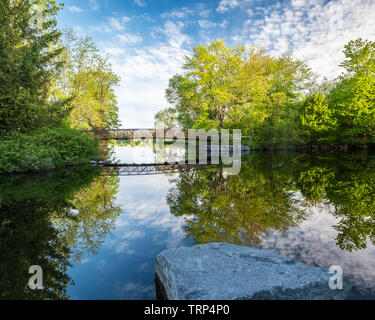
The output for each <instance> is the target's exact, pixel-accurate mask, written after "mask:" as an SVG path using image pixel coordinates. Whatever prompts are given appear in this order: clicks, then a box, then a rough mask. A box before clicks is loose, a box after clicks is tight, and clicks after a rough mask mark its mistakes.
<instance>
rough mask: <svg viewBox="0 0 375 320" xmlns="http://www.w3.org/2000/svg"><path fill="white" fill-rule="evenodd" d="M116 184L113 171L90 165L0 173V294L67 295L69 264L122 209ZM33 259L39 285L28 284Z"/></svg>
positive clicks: (96, 240)
mask: <svg viewBox="0 0 375 320" xmlns="http://www.w3.org/2000/svg"><path fill="white" fill-rule="evenodd" d="M117 188H118V178H117V177H106V176H100V169H99V168H97V167H91V166H82V167H76V168H71V169H69V170H55V171H53V172H49V173H48V174H43V175H37V174H35V175H23V174H19V175H7V176H3V177H2V179H1V180H0V238H1V242H0V288H1V292H0V299H68V298H69V297H68V295H67V292H66V291H67V290H66V289H67V286H68V285H72V284H74V283H73V281H72V279H71V278H70V277H69V275H68V272H67V271H68V267H69V266H71V265H73V264H75V263H79V260H80V258H82V257H83V255H84V254H90V253H93V252H95V249H96V248H98V247H99V246H100V244H101V243H102V241H103V238H104V237H105V236H106V235H107V234H108V232H110V230H111V228H113V226H114V221H115V219H116V217H117V216H118V215H119V213H120V212H121V209H120V208H119V206H118V205H116V204H115V203H114V198H115V194H116V193H117ZM77 247H79V248H80V249H79V250H78V248H77ZM15 248H16V249H15ZM35 264H36V265H40V266H41V267H42V269H43V287H44V288H43V289H42V290H30V289H29V288H28V287H27V283H28V281H29V278H30V274H29V273H28V270H29V267H30V266H31V265H35Z"/></svg>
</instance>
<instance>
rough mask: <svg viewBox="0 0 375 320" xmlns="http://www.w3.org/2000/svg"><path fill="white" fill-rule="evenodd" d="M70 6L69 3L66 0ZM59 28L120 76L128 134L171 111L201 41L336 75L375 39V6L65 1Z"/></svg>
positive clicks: (258, 0)
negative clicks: (175, 83) (356, 47)
mask: <svg viewBox="0 0 375 320" xmlns="http://www.w3.org/2000/svg"><path fill="white" fill-rule="evenodd" d="M62 1H63V0H62ZM64 2H65V8H64V10H63V11H62V12H60V14H59V18H58V19H59V26H60V27H61V28H63V27H72V28H74V29H75V31H76V32H77V33H78V34H80V35H89V36H91V37H93V39H94V40H95V42H96V43H97V45H98V47H99V49H100V51H101V52H102V53H103V54H107V55H109V56H110V59H111V63H112V64H113V70H114V72H116V73H117V74H118V75H119V76H120V77H121V84H120V86H119V87H117V88H116V95H117V97H118V102H119V108H120V119H121V121H122V127H124V128H131V127H132V128H148V127H153V123H154V119H153V117H154V115H155V113H156V112H157V111H159V110H161V109H163V108H165V107H167V106H168V104H167V102H166V100H165V98H164V90H165V89H166V87H167V86H168V79H169V78H170V77H172V76H173V75H174V74H175V73H179V72H180V71H181V66H182V64H183V61H184V56H185V55H189V54H190V52H191V47H192V46H196V45H197V44H198V43H208V42H209V41H212V40H215V39H218V38H220V39H224V40H225V41H226V43H227V44H228V45H230V46H235V45H236V44H243V45H257V46H262V47H267V48H268V51H269V53H270V54H272V55H274V56H278V55H280V54H282V53H285V52H286V51H289V50H292V51H293V53H294V55H295V57H297V58H299V59H302V60H304V61H306V62H307V63H309V65H310V66H311V67H312V69H313V71H314V72H316V73H317V74H318V75H319V76H321V77H323V76H326V77H328V78H334V77H336V76H337V75H338V74H339V73H340V72H341V70H340V68H339V67H338V64H339V63H340V61H342V59H343V54H342V50H343V48H344V45H345V44H346V43H347V42H348V41H350V40H352V39H356V38H358V37H362V38H366V39H369V40H372V41H375V0H331V1H327V0H284V1H277V0H276V1H273V0H266V1H262V0H209V1H199V0H184V1H183V0H175V1H167V0H122V1H120V0H87V1H82V0H65V1H64Z"/></svg>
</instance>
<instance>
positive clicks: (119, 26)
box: [109, 17, 130, 31]
mask: <svg viewBox="0 0 375 320" xmlns="http://www.w3.org/2000/svg"><path fill="white" fill-rule="evenodd" d="M129 20H130V18H129V17H121V18H115V17H111V18H109V25H110V26H111V28H112V29H113V30H115V31H122V30H125V27H124V24H125V23H126V22H128V21H129Z"/></svg>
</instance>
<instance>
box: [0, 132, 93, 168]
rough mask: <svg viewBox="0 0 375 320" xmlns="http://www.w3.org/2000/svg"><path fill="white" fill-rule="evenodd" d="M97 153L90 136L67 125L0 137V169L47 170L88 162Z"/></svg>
mask: <svg viewBox="0 0 375 320" xmlns="http://www.w3.org/2000/svg"><path fill="white" fill-rule="evenodd" d="M98 155H99V146H98V142H97V141H96V140H95V139H94V138H92V137H91V136H89V135H87V134H85V133H82V132H80V131H78V130H75V129H71V128H68V127H59V128H43V129H41V130H38V131H35V132H33V133H31V134H21V133H12V134H10V135H9V136H7V137H4V138H2V139H0V173H14V172H28V171H47V170H52V169H56V168H60V167H64V166H71V165H78V164H85V163H89V162H90V159H92V158H95V157H98Z"/></svg>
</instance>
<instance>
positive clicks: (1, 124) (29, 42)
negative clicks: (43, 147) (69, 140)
mask: <svg viewBox="0 0 375 320" xmlns="http://www.w3.org/2000/svg"><path fill="white" fill-rule="evenodd" d="M33 3H34V1H31V0H16V1H11V0H2V1H1V2H0V133H1V134H2V135H3V134H7V133H9V131H15V130H16V131H22V132H28V131H30V130H34V129H37V128H40V127H42V126H53V125H57V124H59V123H61V122H62V121H63V119H64V117H66V115H67V112H68V110H67V108H66V107H65V104H66V101H64V100H60V99H59V100H54V101H51V100H50V99H49V95H48V92H49V86H50V82H51V79H52V78H53V77H54V76H55V74H56V70H58V69H59V67H60V66H61V64H60V63H59V62H58V61H57V59H56V57H58V56H59V55H60V54H61V52H62V48H60V47H59V45H58V42H59V39H60V36H61V32H60V31H58V30H57V28H56V25H57V21H56V14H57V12H58V11H59V10H60V9H61V7H62V6H61V5H57V4H56V1H55V0H44V1H43V2H41V6H40V10H41V18H42V20H41V21H42V24H41V26H40V27H41V28H40V29H39V26H38V27H35V28H31V27H30V26H29V21H32V17H33V15H34V14H35V12H33V10H32V8H31V6H32V5H33Z"/></svg>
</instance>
